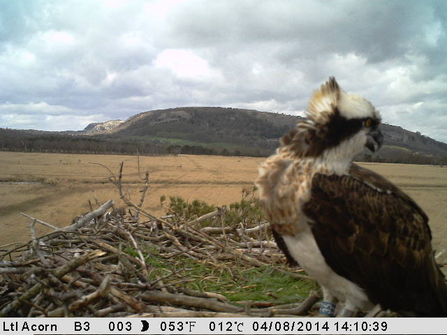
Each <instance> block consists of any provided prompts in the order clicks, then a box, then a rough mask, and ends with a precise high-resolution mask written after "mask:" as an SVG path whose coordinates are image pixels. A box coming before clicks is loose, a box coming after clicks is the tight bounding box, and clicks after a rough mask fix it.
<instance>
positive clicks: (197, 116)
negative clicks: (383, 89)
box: [85, 107, 447, 163]
mask: <svg viewBox="0 0 447 335" xmlns="http://www.w3.org/2000/svg"><path fill="white" fill-rule="evenodd" d="M300 119H302V118H300V117H297V116H292V115H285V114H277V113H268V112H258V111H254V110H247V109H236V108H221V107H184V108H172V109H164V110H153V111H148V112H144V113H140V114H137V115H135V116H132V117H130V118H129V119H128V120H127V121H125V122H123V123H121V124H119V125H117V127H115V128H113V129H109V130H107V131H103V132H99V133H98V132H96V134H97V135H98V134H100V135H101V136H103V137H105V138H107V137H109V138H111V137H113V138H114V139H117V138H121V139H122V140H123V141H125V140H129V139H133V140H136V139H138V140H144V139H146V140H151V139H152V140H155V139H157V140H161V141H166V142H168V143H170V144H171V145H173V146H178V147H183V146H185V145H190V146H194V145H195V146H203V147H207V148H214V149H216V150H218V149H220V150H223V149H227V150H229V151H230V152H231V150H233V151H234V152H235V151H239V152H242V153H244V154H256V155H262V156H264V155H268V154H269V153H271V152H272V151H273V150H274V149H275V148H276V147H277V146H278V139H279V138H280V137H281V136H282V135H284V134H285V133H286V132H288V131H289V130H290V129H292V128H293V127H295V125H296V123H297V122H298V121H299V120H300ZM87 128H88V127H87ZM87 128H86V130H85V133H86V134H88V133H89V131H88V129H87ZM382 131H383V134H384V137H385V139H384V143H385V146H384V148H382V150H381V151H380V152H379V153H377V154H375V155H370V154H369V153H368V152H365V153H362V154H361V155H360V156H359V157H358V158H359V159H361V160H383V161H390V162H410V161H411V162H416V163H418V162H419V163H421V162H427V160H430V159H433V160H436V159H439V158H440V157H447V144H445V143H442V142H439V141H436V140H434V139H431V138H429V137H427V136H424V135H422V134H420V133H417V132H411V131H408V130H405V129H403V128H401V127H398V126H393V125H388V124H384V125H382ZM177 149H178V150H181V148H177Z"/></svg>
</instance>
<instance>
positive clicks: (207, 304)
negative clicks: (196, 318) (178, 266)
mask: <svg viewBox="0 0 447 335" xmlns="http://www.w3.org/2000/svg"><path fill="white" fill-rule="evenodd" d="M141 298H142V299H143V300H145V301H151V302H159V303H168V304H170V305H174V306H187V307H195V308H203V309H208V310H212V311H215V312H230V313H238V312H242V311H243V310H244V309H243V308H242V307H237V306H234V305H230V304H227V303H222V302H218V301H215V300H212V299H207V298H198V297H190V296H187V295H183V294H172V293H164V292H160V291H147V292H145V293H143V294H142V295H141Z"/></svg>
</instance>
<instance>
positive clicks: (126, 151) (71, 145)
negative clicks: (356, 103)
mask: <svg viewBox="0 0 447 335" xmlns="http://www.w3.org/2000/svg"><path fill="white" fill-rule="evenodd" d="M0 150H1V151H19V152H47V153H74V154H116V155H118V154H119V155H146V156H158V155H179V154H189V155H220V156H251V157H267V156H269V155H270V154H272V153H273V152H274V150H273V149H271V148H262V147H252V146H246V147H244V146H242V145H240V146H237V147H234V145H231V147H230V146H229V147H221V146H219V147H217V146H212V144H210V145H209V146H205V145H200V144H197V145H194V144H172V143H170V142H169V141H164V140H150V139H145V140H144V141H143V140H138V139H133V140H127V141H126V140H124V139H123V138H115V139H114V138H112V137H93V136H79V135H76V136H75V135H66V134H58V133H49V134H47V133H43V132H35V131H30V132H26V131H20V130H13V129H1V128H0ZM355 160H356V161H360V162H380V163H405V164H430V165H442V166H445V165H447V156H440V155H423V154H419V153H416V152H413V151H410V150H397V149H387V148H386V147H384V148H382V150H381V151H380V152H379V153H376V154H374V155H372V154H369V153H361V154H359V155H358V156H357V157H356V159H355Z"/></svg>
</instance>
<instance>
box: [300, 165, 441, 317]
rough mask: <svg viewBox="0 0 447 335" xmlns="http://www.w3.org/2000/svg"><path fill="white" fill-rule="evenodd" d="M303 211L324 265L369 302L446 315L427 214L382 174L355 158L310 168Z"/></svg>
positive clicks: (399, 309) (432, 314)
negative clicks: (346, 170)
mask: <svg viewBox="0 0 447 335" xmlns="http://www.w3.org/2000/svg"><path fill="white" fill-rule="evenodd" d="M303 210H304V212H305V214H306V216H308V217H309V218H310V219H311V221H312V223H311V225H312V232H313V234H314V236H315V239H316V241H317V244H318V247H319V248H320V250H321V252H322V254H323V256H324V258H325V260H326V262H327V264H328V265H329V266H330V267H331V268H332V269H333V270H334V271H335V272H336V273H338V274H339V275H341V276H343V277H346V278H348V279H349V280H351V281H352V282H354V283H357V284H358V285H359V286H360V287H362V288H363V289H364V290H365V291H366V293H367V294H368V296H369V298H370V300H371V301H372V302H374V303H380V304H381V305H382V307H383V308H390V309H392V310H395V311H406V312H413V313H416V314H418V315H424V316H447V287H446V283H445V279H444V276H443V275H442V273H441V271H440V270H439V269H438V267H437V265H436V263H435V260H434V257H433V250H432V247H431V232H430V228H429V226H428V223H427V222H428V218H427V215H426V214H425V213H424V212H423V211H422V209H420V207H419V206H418V205H417V204H416V203H415V202H414V201H413V200H412V199H411V198H410V197H409V196H408V195H406V194H405V193H403V192H402V191H401V190H399V189H398V188H397V187H396V186H394V185H393V184H391V183H390V182H389V181H388V180H386V179H385V178H383V177H381V176H380V175H378V174H376V173H374V172H372V171H369V170H367V169H364V168H361V167H359V166H357V165H353V166H352V168H351V170H350V174H349V175H344V176H337V175H323V174H316V175H314V178H313V180H312V195H311V199H310V201H308V202H307V203H306V204H305V205H304V208H303Z"/></svg>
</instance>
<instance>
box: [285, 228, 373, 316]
mask: <svg viewBox="0 0 447 335" xmlns="http://www.w3.org/2000/svg"><path fill="white" fill-rule="evenodd" d="M299 226H300V228H301V229H299V232H298V233H297V234H296V235H295V236H283V239H284V242H285V243H286V245H287V249H288V250H289V252H290V254H291V255H292V257H293V258H295V259H296V260H297V261H298V262H299V264H300V266H301V267H302V268H303V269H304V270H305V271H306V272H307V273H308V274H309V275H310V276H312V277H313V278H314V279H315V280H317V282H318V283H319V284H320V286H321V287H322V288H324V289H326V290H327V291H328V292H329V293H330V294H331V295H332V296H333V297H335V298H337V299H338V300H339V301H340V302H342V303H344V305H345V307H347V308H348V309H350V310H357V309H362V308H365V307H369V306H370V304H371V303H370V302H369V299H368V297H367V296H366V294H365V292H364V290H363V289H362V288H360V287H359V286H358V285H356V284H355V283H353V282H351V281H349V280H347V279H346V278H343V277H341V276H339V275H338V274H336V273H335V272H334V271H333V270H332V269H331V268H330V267H329V265H328V264H327V263H326V261H325V259H324V257H323V255H322V254H321V251H320V249H319V248H318V245H317V242H316V241H315V238H314V236H313V234H312V232H311V230H310V227H309V225H308V224H307V222H306V220H305V219H304V220H301V222H300V223H299Z"/></svg>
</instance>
